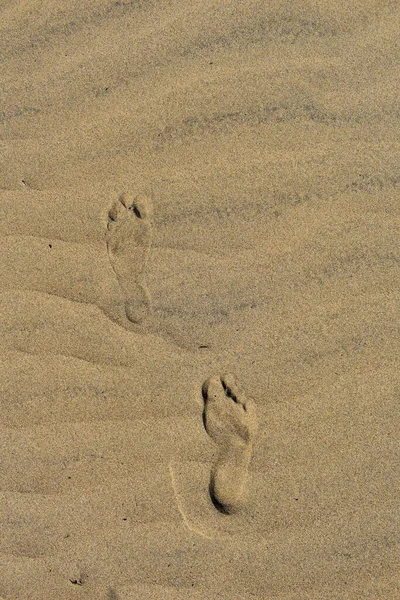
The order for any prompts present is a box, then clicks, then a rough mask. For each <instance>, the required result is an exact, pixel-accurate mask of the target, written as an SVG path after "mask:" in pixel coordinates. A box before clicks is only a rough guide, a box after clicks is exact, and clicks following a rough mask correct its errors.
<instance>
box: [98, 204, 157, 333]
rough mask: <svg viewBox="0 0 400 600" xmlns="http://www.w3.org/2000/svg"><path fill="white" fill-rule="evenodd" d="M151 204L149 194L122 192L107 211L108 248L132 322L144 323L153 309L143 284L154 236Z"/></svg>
mask: <svg viewBox="0 0 400 600" xmlns="http://www.w3.org/2000/svg"><path fill="white" fill-rule="evenodd" d="M151 216H152V203H151V199H150V198H149V197H147V196H144V195H140V196H138V197H137V198H132V197H130V196H129V195H127V194H123V195H121V196H120V198H119V199H118V200H117V201H116V202H115V203H114V204H113V206H112V207H111V209H110V211H109V213H108V232H107V250H108V256H109V258H110V261H111V265H112V267H113V269H114V272H115V274H116V276H117V279H118V283H119V286H120V288H121V290H122V294H123V297H124V303H125V313H126V316H127V318H128V319H129V321H131V322H132V323H140V322H142V321H143V320H144V319H145V318H146V317H147V316H148V315H149V314H150V311H151V301H150V296H149V293H148V291H147V289H146V286H145V284H144V283H143V276H144V272H145V268H146V263H147V258H148V254H149V249H150V245H151V237H152V226H151Z"/></svg>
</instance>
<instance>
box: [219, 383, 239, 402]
mask: <svg viewBox="0 0 400 600" xmlns="http://www.w3.org/2000/svg"><path fill="white" fill-rule="evenodd" d="M221 383H222V387H223V388H224V391H225V394H226V396H227V397H228V398H231V400H233V401H234V402H236V404H237V403H238V399H237V396H236V395H235V394H234V393H233V391H232V390H231V388H230V387H229V386H228V385H227V384H226V383H225V381H224V380H223V379H221Z"/></svg>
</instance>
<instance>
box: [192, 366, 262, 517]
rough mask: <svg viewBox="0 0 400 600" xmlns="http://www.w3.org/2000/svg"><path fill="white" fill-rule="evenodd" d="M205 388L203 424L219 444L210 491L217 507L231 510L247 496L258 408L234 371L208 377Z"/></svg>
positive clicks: (237, 507)
mask: <svg viewBox="0 0 400 600" xmlns="http://www.w3.org/2000/svg"><path fill="white" fill-rule="evenodd" d="M202 391H203V398H204V411H203V421H204V427H205V429H206V431H207V433H208V435H209V436H210V437H211V438H212V439H213V440H214V441H215V442H216V444H218V446H219V451H218V457H217V460H216V462H215V464H214V466H213V469H212V471H211V478H210V495H211V499H212V501H213V503H214V505H215V507H216V508H217V509H218V510H220V511H221V512H223V513H226V514H230V513H233V512H235V511H237V510H238V509H240V508H241V507H242V505H243V504H244V503H245V500H246V494H247V482H248V476H249V465H250V460H251V456H252V452H253V440H254V436H255V434H256V431H257V418H256V409H255V405H254V403H253V402H252V401H251V400H247V399H246V398H245V396H244V395H243V393H242V392H241V391H240V389H239V388H238V386H237V384H236V382H235V379H234V377H233V376H232V375H224V376H222V377H212V378H210V379H208V380H207V381H205V382H204V384H203V390H202Z"/></svg>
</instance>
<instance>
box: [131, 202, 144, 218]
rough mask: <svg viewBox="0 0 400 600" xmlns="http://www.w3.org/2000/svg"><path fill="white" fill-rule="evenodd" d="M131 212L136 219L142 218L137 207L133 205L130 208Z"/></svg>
mask: <svg viewBox="0 0 400 600" xmlns="http://www.w3.org/2000/svg"><path fill="white" fill-rule="evenodd" d="M131 211H132V212H134V213H135V215H136V216H137V217H138V219H141V218H142V214H141V212H140V210H139V209H138V207H137V206H135V205H133V206H132V207H131Z"/></svg>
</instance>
